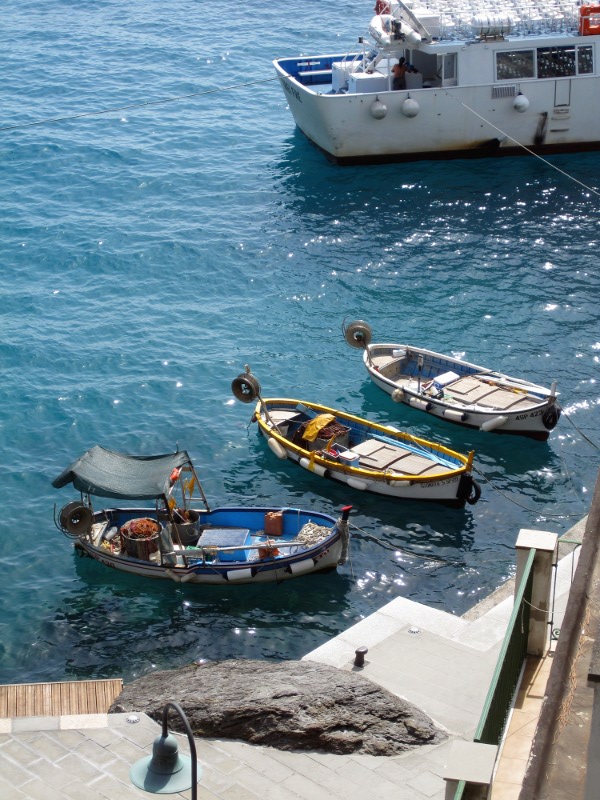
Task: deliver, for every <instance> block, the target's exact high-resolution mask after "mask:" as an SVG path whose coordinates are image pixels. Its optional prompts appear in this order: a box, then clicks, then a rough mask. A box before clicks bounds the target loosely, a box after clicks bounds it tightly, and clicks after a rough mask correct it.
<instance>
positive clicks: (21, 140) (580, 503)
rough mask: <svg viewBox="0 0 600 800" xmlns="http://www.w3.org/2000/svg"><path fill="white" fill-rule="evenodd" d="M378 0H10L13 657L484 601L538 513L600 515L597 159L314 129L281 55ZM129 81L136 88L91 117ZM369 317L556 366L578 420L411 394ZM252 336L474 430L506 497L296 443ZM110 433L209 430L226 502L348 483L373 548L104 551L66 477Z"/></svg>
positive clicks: (159, 447) (2, 458)
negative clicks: (360, 321) (421, 495)
mask: <svg viewBox="0 0 600 800" xmlns="http://www.w3.org/2000/svg"><path fill="white" fill-rule="evenodd" d="M370 14H371V4H370V3H369V4H365V3H364V2H358V0H347V1H346V2H342V3H341V5H340V4H338V5H337V6H335V8H334V7H329V8H328V9H326V8H324V6H323V4H322V3H320V2H317V0H306V2H304V3H303V4H302V13H301V14H299V13H297V12H294V13H292V12H291V11H290V7H289V6H286V5H285V4H283V5H279V6H277V5H273V4H256V5H255V6H252V9H251V10H249V7H247V6H242V7H240V8H239V9H234V11H233V13H230V14H228V15H227V19H226V21H225V20H224V17H223V12H222V9H221V8H220V7H217V6H216V5H215V4H209V3H206V2H203V1H201V0H197V1H196V2H194V1H193V0H173V2H172V3H170V4H168V5H165V4H163V3H157V2H150V0H131V2H129V3H127V4H125V5H124V4H122V3H117V2H116V1H115V0H98V1H97V2H94V3H91V2H89V1H88V2H85V0H84V2H79V3H73V2H66V1H65V2H58V1H57V0H55V2H53V3H40V2H18V3H17V2H15V0H8V1H7V2H6V3H5V4H4V6H3V21H4V29H3V34H2V36H3V39H4V42H3V47H2V48H0V69H1V74H2V76H3V80H2V89H1V90H0V96H1V97H2V104H1V108H2V112H1V116H0V129H1V130H0V159H1V164H2V180H1V181H0V212H1V213H0V246H1V260H0V264H1V269H2V273H1V274H2V283H1V289H2V305H1V312H0V313H1V316H0V324H1V328H0V333H1V336H0V357H1V363H2V388H1V392H2V403H1V405H0V471H1V473H0V474H1V477H0V497H1V498H2V510H3V515H2V524H1V528H2V536H1V540H0V542H1V544H0V629H1V636H0V682H3V683H7V682H21V681H35V680H61V679H66V678H84V677H108V676H123V677H124V678H125V679H126V680H129V679H131V678H132V677H135V676H139V675H142V674H144V673H146V672H148V671H150V670H152V669H157V668H165V667H174V666H177V665H180V664H183V663H186V662H189V661H191V660H194V659H199V658H225V657H252V658H297V657H300V656H302V655H303V654H304V653H306V652H307V651H309V650H311V649H313V648H314V647H316V646H318V645H319V644H321V643H322V642H323V641H325V640H326V639H327V637H329V636H331V635H335V634H336V633H338V632H340V631H341V630H342V629H344V628H346V627H347V626H349V625H350V624H352V623H353V622H355V621H357V620H358V619H360V618H361V617H362V616H364V615H366V614H368V613H370V612H372V611H374V610H375V609H377V608H378V607H380V606H381V605H383V604H384V603H385V602H387V601H388V600H390V599H392V598H393V597H395V596H397V595H402V596H406V597H410V598H412V599H415V600H418V601H420V602H423V603H427V604H429V605H432V606H435V607H438V608H441V609H444V610H447V611H450V612H452V613H456V614H461V613H464V611H466V610H467V609H468V608H469V607H471V606H472V605H473V604H474V603H476V602H477V601H478V600H480V599H482V598H483V597H485V596H486V595H487V594H488V593H489V592H490V591H491V590H493V589H494V588H495V587H496V586H497V585H498V584H499V583H501V582H502V581H503V580H505V579H506V578H507V577H508V576H510V575H512V574H513V570H514V550H513V546H514V542H515V539H516V536H517V534H518V531H519V529H520V528H541V529H544V530H552V531H556V532H558V533H563V532H565V531H566V530H568V528H569V527H571V525H572V524H573V523H574V522H576V521H577V520H578V519H579V518H581V516H583V515H584V514H585V513H586V511H587V507H588V504H589V500H590V498H591V493H592V491H593V488H594V484H595V481H596V476H597V472H598V467H599V463H600V459H599V456H598V449H597V447H596V446H594V444H593V443H596V444H597V443H599V442H600V419H599V413H598V404H599V390H598V383H597V374H598V360H599V356H600V326H599V319H600V313H599V310H598V292H599V288H600V267H599V264H598V255H597V254H598V244H599V242H598V197H597V195H595V194H593V193H592V192H589V191H586V189H585V188H583V187H582V186H581V185H580V184H578V183H577V182H576V180H579V181H582V182H583V183H585V184H586V185H588V186H590V187H591V188H593V189H594V190H595V191H596V192H597V191H598V190H599V189H600V181H599V180H598V175H599V167H600V156H599V155H598V154H595V155H590V154H581V155H574V156H569V157H564V158H554V159H552V161H551V164H552V165H554V166H555V167H559V168H560V170H561V171H560V172H559V171H557V170H556V169H554V168H553V167H552V166H550V165H549V164H546V163H544V162H542V161H540V160H539V159H535V158H532V157H524V158H521V159H510V160H502V161H499V160H482V161H477V162H467V161H455V162H448V163H439V162H436V163H428V162H422V163H416V164H409V165H390V166H377V167H357V168H339V167H334V166H332V165H330V164H328V163H327V162H326V161H325V160H324V158H323V157H322V156H321V155H320V154H319V153H318V152H317V151H316V150H315V149H314V148H313V147H311V145H310V144H309V143H308V142H306V140H305V139H304V138H303V137H302V136H301V135H300V134H299V133H298V132H297V131H295V129H294V126H293V121H292V118H291V115H290V114H289V112H288V110H287V108H286V102H285V98H284V96H283V93H282V92H281V89H280V87H279V86H278V84H277V82H276V81H274V80H272V78H273V75H274V73H273V69H272V66H271V63H270V62H271V59H272V58H275V57H278V56H284V55H296V54H298V53H301V52H302V53H311V52H312V53H323V52H328V51H329V52H332V51H336V52H342V51H346V50H350V49H351V48H352V47H353V45H354V43H355V41H356V37H357V36H358V35H360V34H362V33H363V32H364V31H363V29H364V28H365V27H366V25H367V24H368V21H369V17H370ZM328 15H329V17H330V19H329V20H327V17H328ZM249 84H252V85H249ZM174 97H178V98H180V99H179V100H177V101H175V102H165V103H162V102H158V101H162V100H166V99H168V98H174ZM142 104H146V105H142ZM105 109H119V110H115V111H113V112H112V113H108V114H95V115H92V116H78V118H75V119H73V118H71V119H67V118H68V117H73V116H75V115H81V114H84V113H85V112H97V111H101V110H105ZM59 118H60V119H59ZM50 119H54V120H55V121H54V122H47V123H45V124H41V125H31V123H35V122H38V121H41V120H50ZM14 126H16V127H14ZM574 179H575V180H574ZM344 317H346V318H347V319H348V320H349V319H351V318H356V317H362V318H364V319H366V320H368V321H369V322H370V323H371V325H372V327H373V329H374V333H375V338H376V339H383V340H397V341H408V342H414V343H415V344H419V343H420V344H423V345H425V346H428V347H430V348H432V349H435V350H441V351H450V352H454V353H460V354H463V355H464V357H465V358H467V359H469V360H472V361H475V362H476V363H482V364H485V365H488V366H490V367H494V368H497V369H501V370H504V371H506V372H509V373H512V374H515V375H523V376H528V377H531V378H532V379H535V380H536V381H538V382H540V383H542V384H546V385H549V384H550V383H551V382H552V381H553V380H557V381H558V387H559V391H560V393H561V402H562V405H563V406H564V408H565V411H566V416H564V417H563V419H561V421H560V423H559V426H558V428H557V429H556V430H555V431H554V432H553V433H552V434H551V437H550V440H549V442H547V443H539V442H529V441H527V440H521V439H518V438H512V437H501V436H494V435H489V434H487V435H486V434H482V433H479V432H473V431H468V430H464V429H462V428H460V427H457V426H452V425H450V424H443V423H442V422H436V421H435V420H431V419H428V418H427V417H426V416H425V415H423V414H422V413H420V412H416V411H412V410H410V409H407V408H406V407H405V406H395V405H394V404H392V403H391V401H390V400H389V398H387V397H386V396H385V395H384V394H383V393H381V392H380V391H379V390H377V389H376V388H375V387H373V386H372V385H371V384H370V383H369V381H368V380H367V376H366V373H365V372H364V369H363V367H362V363H361V359H360V354H359V353H358V352H357V351H352V350H350V349H349V348H348V347H347V345H346V344H345V343H344V341H343V338H342V334H341V325H342V320H343V319H344ZM244 364H250V365H251V366H252V369H253V371H254V372H255V373H256V375H257V376H258V377H259V379H260V380H261V383H262V386H263V390H264V394H265V395H266V396H269V395H271V396H290V395H291V396H295V397H298V398H304V399H308V400H315V401H317V402H322V403H325V404H328V405H332V406H338V407H343V408H346V409H348V410H351V411H354V412H355V413H358V414H360V415H364V416H368V417H370V418H372V419H376V420H379V421H381V422H388V423H393V424H397V425H400V426H401V427H406V428H409V429H410V430H412V431H413V432H415V433H417V434H419V435H422V436H425V437H430V438H435V439H439V440H441V441H443V442H444V443H445V444H447V445H449V446H451V447H453V448H455V449H458V450H461V451H464V452H466V451H468V450H470V449H474V450H475V451H476V457H475V465H476V468H477V470H478V471H479V473H480V482H481V483H482V488H483V496H482V499H481V501H480V502H479V504H478V505H476V506H474V507H470V506H469V507H467V508H466V509H465V510H464V511H457V510H449V509H445V508H442V507H437V506H430V505H425V504H419V503H415V504H402V503H398V502H392V501H389V500H384V499H379V498H377V497H375V496H368V495H362V494H360V493H355V494H351V492H350V490H349V489H344V488H343V487H341V486H339V485H337V484H329V483H325V484H324V483H322V482H320V481H319V480H318V479H317V478H315V477H314V476H311V475H309V474H308V473H306V472H304V471H303V470H299V469H298V468H297V467H295V466H293V465H290V464H289V463H285V462H280V461H278V460H277V459H276V458H275V457H274V456H273V455H272V454H271V453H270V451H269V450H268V449H267V448H265V446H264V442H263V441H262V440H260V439H259V438H258V436H257V433H256V428H255V426H250V427H249V418H250V414H251V408H250V407H248V406H243V405H241V404H239V403H236V402H235V401H234V400H233V398H232V396H231V393H230V383H231V380H232V379H233V378H234V377H235V376H236V375H237V374H238V373H239V372H240V371H241V370H242V369H243V366H244ZM582 434H584V435H585V437H587V439H586V438H584V435H582ZM588 440H591V441H588ZM96 443H100V444H103V445H105V446H107V447H110V448H113V449H116V450H124V451H128V452H132V453H157V452H167V451H170V450H172V449H174V448H175V446H176V445H177V444H179V445H180V446H181V447H185V448H186V449H188V450H189V452H190V453H191V455H192V457H193V459H194V461H195V462H196V464H197V466H198V467H199V469H200V471H201V474H202V476H203V477H204V483H205V490H206V492H207V494H208V496H209V498H210V500H211V502H212V504H213V505H218V504H226V503H231V502H233V503H241V502H248V503H258V504H261V503H268V504H281V505H302V506H306V507H314V508H320V509H321V508H322V509H324V510H326V511H330V512H332V513H334V512H335V511H336V510H337V509H338V508H339V507H340V506H341V505H342V504H345V503H352V504H353V505H354V507H355V511H354V512H353V517H352V522H353V524H354V526H355V528H354V530H353V533H354V536H353V540H352V552H351V562H350V563H348V564H347V565H346V566H344V567H343V568H341V569H340V570H339V572H338V573H337V574H334V575H332V576H312V577H309V578H302V579H298V580H294V581H290V582H287V583H285V584H282V585H280V586H272V587H264V586H263V587H252V586H234V587H231V588H227V589H220V588H202V587H190V586H188V587H181V586H176V585H174V584H170V583H164V584H163V583H162V582H152V581H150V582H149V581H144V580H143V579H137V578H133V577H127V576H125V575H123V574H119V573H115V572H114V571H111V570H109V569H107V568H105V567H103V566H102V565H100V564H97V563H95V562H93V561H90V560H89V559H81V558H78V556H77V555H76V554H75V553H74V551H73V550H72V548H71V546H70V543H69V542H68V541H67V540H66V539H65V538H64V537H63V536H62V535H61V534H60V533H59V532H58V531H57V530H56V528H55V527H54V524H53V506H54V504H57V507H58V508H60V507H61V506H62V504H64V502H66V501H67V500H69V499H72V498H73V494H72V493H69V492H68V491H67V490H63V491H61V492H57V491H56V490H54V489H52V487H51V485H50V482H51V480H52V479H53V478H54V477H55V476H56V475H57V474H58V473H59V472H61V471H62V469H63V468H64V467H65V466H66V465H67V464H68V463H70V462H71V461H72V460H73V459H74V458H75V457H76V456H78V455H79V454H80V453H81V452H83V450H85V449H86V448H88V447H90V446H91V445H93V444H96Z"/></svg>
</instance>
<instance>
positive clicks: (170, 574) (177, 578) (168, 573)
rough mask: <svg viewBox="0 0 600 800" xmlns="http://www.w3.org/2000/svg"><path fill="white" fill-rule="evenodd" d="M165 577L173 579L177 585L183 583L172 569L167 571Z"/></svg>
mask: <svg viewBox="0 0 600 800" xmlns="http://www.w3.org/2000/svg"><path fill="white" fill-rule="evenodd" d="M165 575H168V576H169V578H171V580H172V581H175V583H179V582H180V581H181V578H180V577H179V575H177V574H176V573H175V572H173V570H171V569H167V570H165Z"/></svg>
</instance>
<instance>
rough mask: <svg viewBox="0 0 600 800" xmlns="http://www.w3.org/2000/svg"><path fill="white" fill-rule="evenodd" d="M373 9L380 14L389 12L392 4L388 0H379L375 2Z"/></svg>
mask: <svg viewBox="0 0 600 800" xmlns="http://www.w3.org/2000/svg"><path fill="white" fill-rule="evenodd" d="M373 11H374V12H375V13H376V14H378V15H379V14H389V13H390V4H389V3H388V2H387V0H377V2H376V3H375V8H374V9H373Z"/></svg>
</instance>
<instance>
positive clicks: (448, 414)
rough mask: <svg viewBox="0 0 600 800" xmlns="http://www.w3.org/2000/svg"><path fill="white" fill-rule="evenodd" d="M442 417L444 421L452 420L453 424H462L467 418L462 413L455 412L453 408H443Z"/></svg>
mask: <svg viewBox="0 0 600 800" xmlns="http://www.w3.org/2000/svg"><path fill="white" fill-rule="evenodd" d="M442 416H444V417H445V418H446V419H453V420H455V422H464V421H465V420H466V418H467V415H466V414H465V412H464V411H455V410H454V409H453V408H445V409H444V410H443V412H442Z"/></svg>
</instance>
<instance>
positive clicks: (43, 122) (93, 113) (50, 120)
mask: <svg viewBox="0 0 600 800" xmlns="http://www.w3.org/2000/svg"><path fill="white" fill-rule="evenodd" d="M276 80H278V77H277V75H275V76H274V77H273V78H261V80H258V81H248V82H247V83H236V84H234V85H233V86H220V87H217V88H216V89H205V90H204V91H202V92H192V93H191V94H181V95H178V96H177V97H166V98H164V99H163V100H146V101H145V102H143V103H130V104H129V105H126V106H118V107H116V108H105V109H103V110H100V111H83V112H82V113H80V114H69V115H66V116H63V117H50V118H47V119H40V120H37V121H36V122H21V123H18V124H16V125H4V126H3V127H0V133H3V132H4V131H14V130H18V129H20V128H33V127H34V126H35V125H49V124H51V123H53V122H67V121H70V120H73V119H81V118H82V117H98V116H101V115H102V114H116V113H117V112H119V111H130V110H131V109H133V108H146V107H147V106H159V105H164V104H165V103H177V102H179V101H180V100H189V98H190V97H202V96H204V95H207V94H216V93H217V92H230V91H233V90H234V89H243V88H245V87H246V86H256V85H258V84H261V83H269V82H271V81H276Z"/></svg>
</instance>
